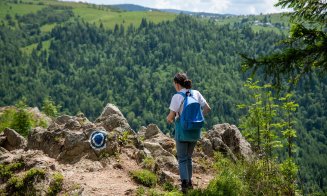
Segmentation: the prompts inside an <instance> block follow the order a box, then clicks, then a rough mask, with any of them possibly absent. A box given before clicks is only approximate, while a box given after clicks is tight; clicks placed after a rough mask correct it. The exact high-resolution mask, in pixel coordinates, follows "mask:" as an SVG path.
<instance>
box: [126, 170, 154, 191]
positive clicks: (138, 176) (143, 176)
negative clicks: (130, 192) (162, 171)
mask: <svg viewBox="0 0 327 196" xmlns="http://www.w3.org/2000/svg"><path fill="white" fill-rule="evenodd" d="M131 175H132V177H133V179H134V180H135V181H136V182H138V183H140V184H142V185H144V186H147V187H154V186H155V185H156V184H157V176H156V175H155V174H154V173H152V172H151V171H149V170H146V169H141V170H135V171H132V172H131Z"/></svg>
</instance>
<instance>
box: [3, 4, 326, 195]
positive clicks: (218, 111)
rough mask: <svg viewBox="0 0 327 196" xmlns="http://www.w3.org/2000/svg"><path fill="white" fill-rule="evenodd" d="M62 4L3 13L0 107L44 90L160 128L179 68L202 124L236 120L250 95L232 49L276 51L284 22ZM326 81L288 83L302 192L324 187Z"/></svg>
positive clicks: (38, 101) (36, 99) (38, 96)
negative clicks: (156, 15)
mask: <svg viewBox="0 0 327 196" xmlns="http://www.w3.org/2000/svg"><path fill="white" fill-rule="evenodd" d="M31 2H34V1H31ZM40 3H41V2H40ZM15 5H16V4H14V3H7V4H6V6H7V7H8V8H9V7H11V8H10V9H17V7H15ZM17 5H21V4H17ZM30 5H34V4H30ZM64 5H65V4H63V3H61V4H60V5H56V6H54V5H52V6H47V5H42V6H43V7H42V8H40V9H39V10H38V11H35V12H34V13H25V14H18V13H16V14H15V15H12V14H7V15H5V16H4V17H3V20H2V24H1V28H0V51H1V53H0V68H1V70H0V74H1V76H0V106H5V105H14V104H15V103H17V101H19V100H21V99H22V98H23V97H25V98H26V99H27V102H28V105H30V106H38V107H41V105H42V102H43V100H44V99H45V98H46V97H47V96H50V97H51V98H52V99H53V100H54V101H55V103H57V104H59V105H60V106H61V108H62V109H61V111H62V112H65V113H70V114H73V115H75V114H76V113H78V112H83V113H84V114H85V115H86V116H87V117H88V118H90V119H95V118H96V117H97V116H99V114H100V112H101V109H102V108H103V107H104V106H105V105H106V103H108V102H111V103H114V104H116V105H118V106H119V108H121V109H122V112H123V113H124V115H125V116H126V117H127V119H128V121H129V123H130V124H131V125H132V127H133V128H134V129H135V130H138V129H139V127H140V126H142V125H147V124H149V123H156V124H158V126H159V127H160V129H161V130H165V131H168V130H169V129H171V127H167V124H166V122H165V117H166V115H167V113H168V106H169V102H170V99H171V97H172V95H173V94H174V93H175V92H174V88H173V84H172V79H173V76H174V74H175V73H176V72H178V71H184V72H187V74H188V75H189V77H190V78H191V79H192V81H193V84H194V88H195V89H199V90H200V91H201V92H202V94H203V95H204V97H206V99H207V101H208V102H209V104H210V105H211V107H212V112H211V114H210V115H209V116H208V117H207V124H206V128H207V129H208V128H210V127H211V126H212V125H214V124H217V123H224V122H227V123H232V124H236V125H238V123H239V118H240V116H241V115H242V111H241V110H239V109H237V107H236V105H237V104H240V103H249V100H250V98H249V96H248V92H247V90H246V89H245V88H244V87H243V84H244V81H246V79H247V77H248V76H247V75H245V74H244V73H242V71H241V61H242V59H241V57H240V55H239V54H240V53H249V52H251V53H252V54H253V53H256V54H257V55H261V54H267V53H270V52H272V51H276V50H279V47H280V46H278V45H275V43H276V42H278V41H279V40H281V39H282V38H284V37H285V36H286V35H284V34H283V31H285V28H281V27H282V26H283V27H287V24H284V23H283V24H281V25H280V26H279V27H280V29H281V30H280V31H276V30H271V31H269V30H268V31H267V30H262V29H261V27H260V28H259V27H258V28H255V29H254V28H253V24H252V23H251V21H249V20H248V19H247V20H242V21H240V22H238V21H235V20H234V21H233V22H226V23H222V22H221V21H218V22H217V21H216V20H207V19H198V18H193V17H190V16H184V15H179V16H177V17H176V19H174V20H170V21H169V20H165V19H164V18H162V22H159V21H158V20H157V21H156V23H154V22H153V21H152V20H151V17H150V19H149V18H148V19H145V18H144V19H142V20H141V21H140V25H139V23H130V24H129V25H126V23H127V21H125V22H126V23H125V22H124V23H122V22H121V23H120V22H119V20H118V22H117V25H108V24H106V23H105V21H100V22H99V21H98V20H97V21H96V22H94V20H90V21H88V20H87V16H88V15H86V14H85V13H84V14H85V16H83V13H82V12H79V14H76V9H75V8H74V7H73V5H75V4H71V3H70V4H68V6H64ZM76 5H79V4H76ZM35 6H36V4H35ZM88 9H91V8H88ZM94 10H97V8H94ZM100 11H101V12H102V11H103V10H100ZM9 12H10V11H9ZM112 12H113V11H112ZM107 14H110V13H107ZM174 17H175V16H174ZM260 18H263V19H265V20H267V19H269V17H263V16H260ZM226 20H227V19H226ZM228 20H230V19H228ZM92 21H93V22H92ZM110 22H111V24H112V21H110ZM111 27H112V28H111ZM45 29H46V30H45ZM326 86H327V79H326V78H325V79H324V78H318V77H316V76H312V77H311V78H308V79H307V80H304V81H301V83H300V84H299V86H298V87H296V89H295V92H296V101H297V102H298V103H299V104H300V107H299V109H298V111H297V132H298V138H297V143H298V145H299V149H298V152H297V154H298V163H299V165H300V167H301V169H300V172H299V179H300V180H301V181H300V182H299V184H300V186H301V187H300V188H301V189H303V190H305V192H315V191H321V190H323V189H324V190H325V191H326V183H327V179H326V176H327V171H326V168H327V163H326V160H327V146H326V143H327V140H326V137H327V112H326V111H327V106H326V103H327V102H326V97H327V91H326V90H327V89H326Z"/></svg>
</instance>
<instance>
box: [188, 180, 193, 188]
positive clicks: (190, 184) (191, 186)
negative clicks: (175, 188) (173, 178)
mask: <svg viewBox="0 0 327 196" xmlns="http://www.w3.org/2000/svg"><path fill="white" fill-rule="evenodd" d="M187 188H188V189H190V190H193V184H192V180H189V181H188V183H187Z"/></svg>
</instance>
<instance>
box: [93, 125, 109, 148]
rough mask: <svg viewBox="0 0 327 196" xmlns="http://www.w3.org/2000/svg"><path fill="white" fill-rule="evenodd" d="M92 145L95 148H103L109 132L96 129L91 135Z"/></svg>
mask: <svg viewBox="0 0 327 196" xmlns="http://www.w3.org/2000/svg"><path fill="white" fill-rule="evenodd" d="M89 141H90V145H91V147H92V148H93V149H94V150H102V149H104V148H105V147H106V143H107V133H106V132H104V131H99V130H96V131H94V132H93V133H92V134H91V136H90V140H89Z"/></svg>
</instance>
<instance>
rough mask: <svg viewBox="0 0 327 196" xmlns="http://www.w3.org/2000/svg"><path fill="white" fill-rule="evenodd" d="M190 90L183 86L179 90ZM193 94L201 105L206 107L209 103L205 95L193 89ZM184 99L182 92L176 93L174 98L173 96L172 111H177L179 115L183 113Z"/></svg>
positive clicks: (184, 91) (183, 91)
mask: <svg viewBox="0 0 327 196" xmlns="http://www.w3.org/2000/svg"><path fill="white" fill-rule="evenodd" d="M187 91H188V90H187V89H185V88H183V89H182V90H180V91H179V92H182V93H186V92H187ZM192 95H193V97H194V98H195V99H196V100H197V101H198V102H199V103H200V105H201V107H204V106H205V105H206V103H207V101H206V100H205V99H204V97H203V96H202V95H201V93H200V92H199V91H197V90H193V89H192ZM183 100H184V97H183V96H182V95H180V94H175V95H174V96H173V98H171V102H170V106H169V109H170V110H171V111H174V112H176V114H177V116H178V114H181V113H182V111H183V106H182V102H183Z"/></svg>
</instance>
